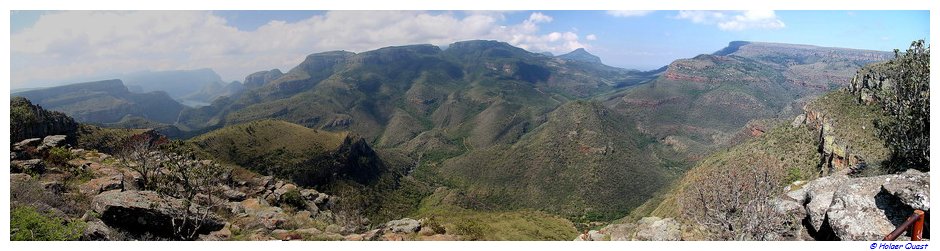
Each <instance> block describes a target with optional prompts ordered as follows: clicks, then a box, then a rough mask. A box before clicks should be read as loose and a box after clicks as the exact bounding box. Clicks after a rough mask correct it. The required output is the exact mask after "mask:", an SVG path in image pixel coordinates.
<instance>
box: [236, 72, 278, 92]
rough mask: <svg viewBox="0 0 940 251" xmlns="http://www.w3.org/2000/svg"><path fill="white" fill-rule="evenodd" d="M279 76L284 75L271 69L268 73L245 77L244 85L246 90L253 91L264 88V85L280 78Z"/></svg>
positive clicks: (257, 73) (256, 73)
mask: <svg viewBox="0 0 940 251" xmlns="http://www.w3.org/2000/svg"><path fill="white" fill-rule="evenodd" d="M281 76H284V73H282V72H281V70H278V69H273V70H270V71H259V72H255V73H252V74H250V75H248V76H247V77H245V82H244V85H245V88H247V89H254V88H258V87H261V86H264V84H267V83H268V82H271V81H272V80H275V79H277V78H280V77H281Z"/></svg>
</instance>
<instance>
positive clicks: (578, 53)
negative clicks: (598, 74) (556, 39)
mask: <svg viewBox="0 0 940 251" xmlns="http://www.w3.org/2000/svg"><path fill="white" fill-rule="evenodd" d="M558 58H561V59H565V60H574V61H581V62H588V63H598V64H603V62H601V58H600V57H598V56H595V55H594V54H591V53H590V52H587V50H585V49H584V48H578V49H576V50H574V51H571V52H569V53H567V54H564V55H561V56H558Z"/></svg>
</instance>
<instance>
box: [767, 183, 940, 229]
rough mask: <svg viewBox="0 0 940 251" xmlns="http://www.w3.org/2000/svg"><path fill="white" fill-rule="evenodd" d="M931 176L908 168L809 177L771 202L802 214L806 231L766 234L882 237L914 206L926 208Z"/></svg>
mask: <svg viewBox="0 0 940 251" xmlns="http://www.w3.org/2000/svg"><path fill="white" fill-rule="evenodd" d="M929 176H930V175H929V173H921V172H919V171H916V170H908V171H906V172H904V173H901V174H889V175H881V176H873V177H863V178H850V177H847V176H844V175H835V176H828V177H823V178H819V179H816V180H813V181H810V182H807V183H806V184H805V185H803V187H802V188H797V189H794V190H793V191H790V192H788V193H786V194H785V195H783V196H781V198H778V199H776V200H775V202H774V203H772V205H774V208H775V210H777V211H778V212H779V213H781V214H782V215H787V216H790V217H794V218H795V219H798V220H802V222H803V223H804V224H803V225H804V228H805V229H804V230H805V231H804V232H802V233H800V235H805V236H804V237H800V236H798V235H796V234H789V233H778V236H776V237H774V238H770V239H776V240H788V239H794V240H796V239H815V240H854V241H872V240H881V239H882V238H884V236H885V235H887V234H888V233H890V232H891V231H893V230H894V229H895V228H897V227H898V226H900V224H901V223H903V222H904V220H905V219H906V218H907V217H908V216H910V215H911V214H912V213H913V211H914V209H921V210H925V211H928V213H929V208H930V207H929V205H930V201H929V179H930V177H929ZM791 188H792V186H791ZM801 210H802V211H803V212H805V213H803V212H800V211H801ZM801 216H802V217H803V218H802V219H800V217H801ZM927 224H929V218H928V222H927ZM925 235H929V232H927V231H925ZM786 236H790V237H786ZM791 237H792V238H791ZM927 237H929V236H925V238H927Z"/></svg>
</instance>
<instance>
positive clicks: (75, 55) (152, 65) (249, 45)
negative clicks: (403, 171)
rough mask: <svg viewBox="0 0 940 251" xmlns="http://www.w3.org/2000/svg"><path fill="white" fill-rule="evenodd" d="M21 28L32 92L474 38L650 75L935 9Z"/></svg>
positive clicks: (857, 34)
mask: <svg viewBox="0 0 940 251" xmlns="http://www.w3.org/2000/svg"><path fill="white" fill-rule="evenodd" d="M11 33H12V34H11V52H12V53H11V61H12V62H11V70H12V72H11V73H12V80H13V81H12V87H13V88H25V87H35V86H48V85H55V84H62V83H68V82H74V81H85V80H95V79H96V78H104V77H108V76H116V75H120V74H124V73H129V72H135V71H142V70H175V69H197V68H213V69H215V70H216V72H218V73H219V74H220V75H222V77H223V79H226V80H229V81H231V80H242V79H243V78H244V76H246V75H247V74H250V73H252V72H255V71H259V70H268V69H272V68H279V69H281V70H284V71H286V70H289V69H290V68H291V67H293V66H294V65H296V64H298V63H300V61H301V60H303V58H304V57H305V56H306V55H308V54H310V53H315V52H321V51H328V50H349V51H354V52H362V51H366V50H372V49H377V48H381V47H384V46H391V45H403V44H418V43H430V44H436V45H446V44H449V43H452V42H455V41H462V40H469V39H495V40H502V41H506V42H509V43H511V44H513V45H515V46H519V47H522V48H524V49H527V50H530V51H533V52H543V51H548V52H552V53H554V54H556V55H557V54H561V53H565V52H568V51H571V50H574V49H576V48H579V47H584V48H586V49H587V50H588V51H589V52H592V53H594V54H596V55H598V56H600V57H601V59H602V60H603V61H604V62H605V63H606V64H609V65H613V66H618V67H624V68H633V69H641V70H649V69H655V68H659V67H661V66H664V65H666V64H668V63H669V62H671V61H673V60H675V59H679V58H689V57H694V56H695V55H698V54H703V53H711V52H714V51H717V50H719V49H721V48H722V47H724V46H725V45H727V43H728V42H730V41H735V40H747V41H765V42H782V43H798V44H812V45H820V46H834V47H846V48H857V49H872V50H885V51H890V50H892V49H895V48H902V49H903V48H905V47H906V46H907V45H909V44H910V42H911V41H912V40H916V39H928V41H929V12H928V11H617V12H613V11H511V12H502V11H498V12H487V11H379V12H359V11H140V12H135V11H130V12H91V11H68V12H62V11H13V12H12V13H11ZM48 72H56V73H59V74H48Z"/></svg>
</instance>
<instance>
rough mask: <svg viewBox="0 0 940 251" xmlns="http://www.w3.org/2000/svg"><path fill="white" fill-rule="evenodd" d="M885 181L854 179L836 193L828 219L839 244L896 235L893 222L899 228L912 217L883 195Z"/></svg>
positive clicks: (909, 212) (902, 207)
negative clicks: (839, 241) (905, 219)
mask: <svg viewBox="0 0 940 251" xmlns="http://www.w3.org/2000/svg"><path fill="white" fill-rule="evenodd" d="M885 179H886V178H885V177H881V176H876V177H867V178H858V179H852V180H850V181H849V182H848V183H846V184H845V185H844V186H841V187H839V188H838V189H837V190H836V191H835V193H834V194H833V196H832V204H831V205H829V208H828V210H827V211H826V217H827V220H828V223H829V226H830V227H831V228H832V231H833V232H834V233H835V234H836V236H838V237H839V239H840V240H846V241H870V240H880V239H881V238H884V236H885V235H887V234H888V233H890V232H891V231H894V229H895V228H896V225H894V224H892V223H893V222H897V223H898V224H899V223H901V222H903V221H904V218H907V215H910V214H911V210H910V209H907V210H905V209H904V207H905V206H904V205H903V204H898V203H892V201H891V198H888V197H887V196H884V195H883V194H881V193H880V192H881V185H882V184H883V183H884V182H885ZM908 208H909V207H908ZM892 219H894V220H892ZM898 219H900V221H898Z"/></svg>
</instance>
